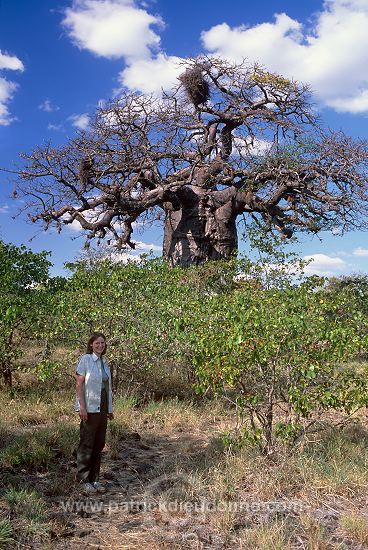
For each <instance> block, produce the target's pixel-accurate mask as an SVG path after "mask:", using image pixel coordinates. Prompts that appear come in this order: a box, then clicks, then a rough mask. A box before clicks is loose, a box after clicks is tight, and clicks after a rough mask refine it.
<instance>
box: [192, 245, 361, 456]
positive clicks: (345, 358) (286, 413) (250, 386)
mask: <svg viewBox="0 0 368 550" xmlns="http://www.w3.org/2000/svg"><path fill="white" fill-rule="evenodd" d="M259 244H260V246H261V247H262V246H263V248H264V250H267V249H268V252H270V250H271V254H268V258H266V259H264V258H263V259H262V261H263V265H262V261H261V262H259V263H258V264H256V265H253V264H252V263H251V262H249V261H248V274H249V275H250V277H248V278H246V277H245V278H243V282H242V283H241V284H240V287H239V289H238V290H237V291H235V292H233V293H232V294H231V295H228V296H226V300H225V299H224V297H222V296H218V297H217V298H214V299H213V300H212V305H210V306H209V311H208V312H207V323H206V325H204V326H203V327H202V334H201V337H200V338H198V341H197V345H196V352H195V355H194V364H195V367H196V373H197V377H198V381H199V383H198V389H199V391H200V392H206V391H208V390H209V389H210V390H212V391H214V392H215V393H219V394H222V395H227V396H231V400H232V401H233V403H234V404H235V405H236V407H237V410H238V412H239V416H240V418H241V419H242V420H243V421H244V422H245V425H246V427H245V428H244V426H243V436H244V437H246V438H247V439H250V440H251V441H253V442H254V443H257V444H258V445H259V447H260V448H261V450H262V452H264V453H265V454H270V453H272V452H273V451H274V448H275V443H276V442H277V440H278V439H280V438H281V439H284V440H287V441H289V442H295V441H297V440H298V439H299V438H300V437H301V436H302V435H303V434H304V433H305V432H306V431H307V430H308V429H310V428H311V427H312V426H313V424H314V423H315V422H316V421H317V420H318V417H319V415H320V413H321V412H323V411H324V410H326V409H338V410H341V411H344V412H349V413H350V412H352V411H354V410H355V409H358V408H359V407H361V406H363V405H364V404H367V403H368V397H367V396H368V393H367V392H368V382H367V378H366V376H365V375H364V374H359V373H358V372H357V371H356V369H355V368H354V367H351V366H350V365H349V362H350V361H351V358H352V357H354V355H355V354H356V353H357V351H358V350H359V348H360V346H362V345H367V334H366V333H365V334H363V333H362V331H361V324H362V321H363V320H364V316H363V314H362V312H361V311H360V310H359V308H358V307H355V305H354V302H353V301H352V299H351V293H350V292H341V291H340V292H335V291H330V292H327V291H326V290H325V289H324V280H323V279H322V280H321V279H319V278H317V277H311V278H309V279H306V280H305V281H304V282H302V283H301V284H295V282H296V281H295V275H292V274H291V272H294V273H295V272H298V271H299V268H300V266H299V265H298V262H295V260H294V261H291V262H290V261H289V267H288V268H287V269H286V266H287V264H286V262H285V261H281V263H280V264H279V266H277V265H276V263H275V260H274V258H275V256H274V255H273V254H272V246H271V249H270V248H269V245H270V243H269V242H268V243H263V244H262V240H260V242H259ZM276 257H277V258H278V259H279V260H282V253H281V252H280V251H277V253H276ZM287 257H288V255H287V254H286V255H285V254H284V260H285V259H286V258H287ZM289 260H290V258H289ZM290 263H291V265H290ZM260 266H261V267H262V268H263V273H262V272H261V267H260ZM243 267H244V262H243ZM272 270H273V271H272ZM281 275H282V276H281ZM254 277H257V278H256V279H254ZM254 280H256V281H258V282H259V281H261V283H262V284H257V285H255V284H254ZM264 283H267V287H265V286H263V285H264ZM271 283H272V284H271Z"/></svg>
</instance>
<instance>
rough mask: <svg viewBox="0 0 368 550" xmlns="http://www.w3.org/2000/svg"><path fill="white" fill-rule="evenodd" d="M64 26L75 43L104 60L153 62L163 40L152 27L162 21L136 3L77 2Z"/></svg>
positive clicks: (67, 13) (127, 0) (112, 0)
mask: <svg viewBox="0 0 368 550" xmlns="http://www.w3.org/2000/svg"><path fill="white" fill-rule="evenodd" d="M63 25H64V27H65V28H66V29H67V32H68V33H69V36H70V37H71V38H72V40H73V42H74V43H75V44H76V45H77V46H78V47H79V48H81V49H87V50H89V51H91V52H93V53H94V54H96V55H98V56H100V57H107V58H110V59H114V58H115V59H116V58H121V57H125V58H126V59H132V60H133V59H142V58H149V57H150V51H151V49H152V48H157V47H158V46H159V44H160V37H159V35H158V34H156V33H155V32H154V31H153V30H152V28H151V27H152V26H158V27H159V28H162V26H163V22H162V19H161V18H160V17H158V16H154V15H151V14H149V13H148V12H147V11H145V10H144V9H140V8H138V7H136V6H135V3H134V0H75V1H74V2H73V6H72V7H71V8H67V9H66V10H65V17H64V20H63Z"/></svg>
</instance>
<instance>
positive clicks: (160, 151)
mask: <svg viewBox="0 0 368 550" xmlns="http://www.w3.org/2000/svg"><path fill="white" fill-rule="evenodd" d="M367 151H368V149H367V144H366V143H365V142H363V141H359V140H353V139H352V138H350V137H348V136H346V135H344V134H343V133H342V132H332V131H329V130H324V129H323V127H322V124H321V122H320V120H319V118H318V116H317V115H316V110H315V106H314V105H313V103H312V101H311V95H310V92H309V89H308V86H306V85H304V84H300V83H298V82H296V81H293V80H289V79H286V78H283V77H282V76H279V75H277V74H273V73H269V72H267V71H266V70H264V69H263V68H262V67H260V66H258V65H249V64H247V63H246V62H243V63H241V64H232V63H230V62H228V61H225V60H223V59H215V58H203V57H200V58H195V59H191V60H187V61H186V62H185V64H184V66H183V72H182V75H181V77H180V78H179V80H178V85H177V87H176V88H175V89H173V90H172V92H171V93H169V94H163V96H162V98H161V99H158V98H157V97H153V96H146V95H142V94H137V93H125V94H124V95H123V96H121V97H119V98H118V99H116V100H114V101H112V102H111V103H109V104H108V105H106V106H104V107H102V108H100V109H98V111H97V112H96V115H95V117H94V120H93V121H92V123H91V125H90V127H89V128H88V130H86V131H83V132H80V133H79V134H78V135H77V136H76V137H75V138H73V139H71V140H69V141H68V142H67V143H66V144H65V145H64V146H62V147H60V148H55V147H53V146H52V145H51V144H47V145H46V146H42V147H41V146H40V147H37V148H36V149H35V150H34V151H33V152H31V153H30V154H24V155H23V158H24V160H25V164H24V166H23V168H22V169H21V170H20V180H19V184H18V186H17V189H16V191H15V193H16V194H17V195H18V196H21V197H22V198H23V199H24V200H25V201H26V206H25V208H26V210H27V211H28V213H29V215H30V219H31V220H32V221H33V222H35V223H37V222H40V223H41V224H43V225H44V226H45V227H46V228H48V227H50V226H52V225H56V227H57V228H58V229H59V230H61V228H62V227H63V225H68V224H71V223H75V222H78V223H79V224H80V225H81V227H82V228H83V229H84V230H85V231H86V235H87V242H89V240H90V239H97V240H98V241H100V240H101V239H106V241H108V242H111V243H115V244H116V246H117V247H118V248H124V247H131V248H134V247H135V244H134V242H133V240H132V233H133V229H134V224H135V223H136V222H146V223H155V222H156V221H158V220H163V222H164V238H163V255H164V257H165V258H167V259H168V260H169V262H170V263H171V265H177V264H179V265H183V266H187V265H191V264H201V263H203V262H205V261H207V260H210V259H219V258H228V257H229V256H231V255H232V254H233V253H234V251H235V250H236V248H237V222H238V220H241V219H242V218H243V219H245V220H246V218H247V216H251V217H253V218H257V219H258V220H259V221H260V223H262V224H265V225H266V226H267V227H269V228H272V227H275V228H276V229H277V230H278V231H279V232H280V233H281V234H282V235H283V236H284V237H290V236H291V235H292V234H293V232H295V231H312V232H318V231H320V230H322V229H331V228H334V227H336V228H339V230H340V231H342V232H343V231H347V230H349V229H351V228H360V229H362V228H365V227H366V225H367V216H366V214H367V199H368V195H367V158H368V157H367Z"/></svg>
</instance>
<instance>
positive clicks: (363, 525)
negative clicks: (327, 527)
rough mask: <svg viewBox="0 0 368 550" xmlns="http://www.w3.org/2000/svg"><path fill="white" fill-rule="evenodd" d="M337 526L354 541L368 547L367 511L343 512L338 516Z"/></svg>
mask: <svg viewBox="0 0 368 550" xmlns="http://www.w3.org/2000/svg"><path fill="white" fill-rule="evenodd" d="M339 526H340V528H341V530H342V532H343V533H344V534H345V535H346V536H347V537H348V538H349V539H351V540H352V541H353V542H354V543H358V544H361V545H362V546H363V548H368V513H367V512H366V513H365V515H363V514H361V513H357V512H345V513H344V514H342V516H341V517H340V521H339Z"/></svg>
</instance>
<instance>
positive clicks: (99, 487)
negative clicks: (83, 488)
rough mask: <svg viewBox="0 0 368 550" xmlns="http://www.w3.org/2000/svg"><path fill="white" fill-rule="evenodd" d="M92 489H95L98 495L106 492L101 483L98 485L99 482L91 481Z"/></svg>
mask: <svg viewBox="0 0 368 550" xmlns="http://www.w3.org/2000/svg"><path fill="white" fill-rule="evenodd" d="M91 485H92V487H93V488H94V489H96V491H98V492H99V493H104V492H105V491H106V487H105V485H103V484H102V483H100V482H99V481H93V482H92V483H91Z"/></svg>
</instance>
